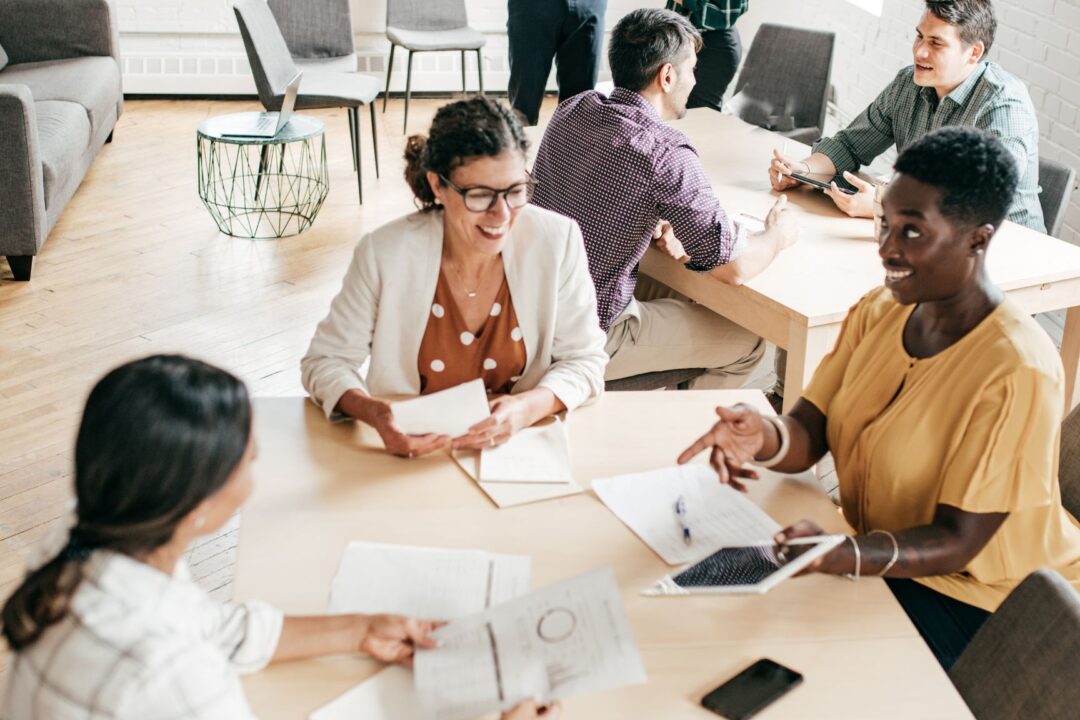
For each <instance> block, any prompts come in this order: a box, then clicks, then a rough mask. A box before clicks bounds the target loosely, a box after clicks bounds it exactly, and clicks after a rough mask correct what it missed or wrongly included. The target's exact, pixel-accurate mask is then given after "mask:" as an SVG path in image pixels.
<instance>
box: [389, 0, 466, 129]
mask: <svg viewBox="0 0 1080 720" xmlns="http://www.w3.org/2000/svg"><path fill="white" fill-rule="evenodd" d="M386 37H387V39H389V40H390V62H389V63H388V64H387V66H386V91H385V92H384V93H383V112H386V99H387V98H388V97H389V96H390V74H391V73H392V72H393V70H394V50H395V49H396V48H397V47H398V46H399V45H400V46H401V47H403V48H405V49H406V50H408V51H409V58H408V61H407V62H406V64H405V67H406V71H405V121H404V123H403V124H402V128H403V130H404V129H406V128H408V126H409V96H410V94H411V92H412V60H413V53H417V52H437V51H449V50H457V51H460V52H461V90H462V92H465V90H466V87H465V53H466V52H475V53H476V75H477V79H478V81H479V87H480V93H481V94H483V92H484V70H483V58H482V57H481V55H480V49H481V48H483V47H484V44H485V43H486V42H487V40H486V39H485V38H484V36H483V35H481V34H480V33H479V32H477V31H476V30H473V29H472V28H471V27H469V18H468V16H467V15H466V13H465V0H386Z"/></svg>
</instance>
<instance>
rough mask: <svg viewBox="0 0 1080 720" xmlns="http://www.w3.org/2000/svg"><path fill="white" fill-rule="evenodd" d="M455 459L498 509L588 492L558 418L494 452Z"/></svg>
mask: <svg viewBox="0 0 1080 720" xmlns="http://www.w3.org/2000/svg"><path fill="white" fill-rule="evenodd" d="M453 457H454V461H455V462H457V464H458V466H459V467H460V468H461V469H462V470H463V471H465V474H466V475H468V476H469V477H470V478H472V479H473V480H475V481H476V483H477V484H478V485H479V486H480V489H481V490H483V491H484V492H485V493H486V494H487V496H488V497H490V498H491V500H492V501H493V502H494V503H495V504H496V505H497V506H498V507H509V506H512V505H523V504H525V503H531V502H537V501H540V500H550V499H552V498H557V497H563V496H565V495H576V494H577V493H580V492H584V491H583V490H582V488H581V486H580V485H578V484H577V483H576V482H574V480H573V476H572V474H571V470H570V445H569V442H568V441H567V434H566V423H564V422H563V421H561V420H559V419H558V418H554V420H553V421H552V422H550V423H548V424H545V425H538V426H535V427H531V428H525V429H524V430H521V431H519V432H518V433H517V434H515V435H514V436H513V437H511V438H510V439H509V440H508V441H507V442H506V443H504V444H502V445H499V446H497V447H494V448H491V449H490V450H484V451H482V452H479V453H477V452H454V453H453Z"/></svg>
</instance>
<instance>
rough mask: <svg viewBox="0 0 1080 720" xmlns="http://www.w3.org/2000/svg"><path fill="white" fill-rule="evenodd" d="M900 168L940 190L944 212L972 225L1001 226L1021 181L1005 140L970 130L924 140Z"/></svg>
mask: <svg viewBox="0 0 1080 720" xmlns="http://www.w3.org/2000/svg"><path fill="white" fill-rule="evenodd" d="M895 168H896V172H898V173H901V174H903V175H907V176H908V177H910V178H913V179H915V180H918V181H919V182H921V183H924V184H926V185H930V186H931V187H935V188H937V189H938V190H940V191H941V214H942V215H944V216H945V217H946V218H947V219H948V220H949V221H950V222H952V223H954V224H957V225H961V226H970V227H975V226H978V225H983V224H986V223H990V224H991V225H993V226H994V227H995V228H996V227H999V226H1000V225H1001V222H1002V221H1003V220H1004V219H1005V216H1006V215H1007V214H1008V212H1009V208H1010V207H1012V204H1013V196H1014V195H1015V194H1016V186H1017V184H1018V182H1019V177H1020V173H1019V170H1018V169H1017V163H1016V158H1014V157H1013V156H1012V154H1011V153H1010V152H1009V151H1008V150H1007V149H1006V148H1005V146H1004V145H1002V144H1001V141H1000V140H998V139H997V138H995V137H994V136H993V135H990V134H989V133H986V132H983V131H982V130H976V129H975V128H970V127H944V128H941V129H940V130H936V131H935V132H932V133H930V134H929V135H926V136H924V137H922V138H920V139H919V140H918V141H917V142H915V143H913V144H911V145H909V146H908V147H907V148H906V149H905V150H904V152H902V153H900V157H899V158H898V159H897V160H896V165H895Z"/></svg>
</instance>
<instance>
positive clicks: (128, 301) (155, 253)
mask: <svg viewBox="0 0 1080 720" xmlns="http://www.w3.org/2000/svg"><path fill="white" fill-rule="evenodd" d="M445 102H446V100H433V99H423V100H413V102H412V107H411V112H410V116H411V117H410V119H411V120H413V122H412V123H410V130H411V132H423V131H424V130H425V129H426V127H427V125H428V123H429V122H430V120H431V117H432V116H433V115H434V112H435V110H436V109H437V108H438V107H439V106H441V105H442V104H444V103H445ZM249 109H256V106H255V104H254V103H249V102H223V101H198V100H185V101H166V100H152V101H147V100H141V101H128V102H127V103H126V105H125V111H124V115H123V116H122V117H121V118H120V122H119V123H118V124H117V127H116V135H115V140H114V142H113V143H112V144H109V145H106V146H105V147H104V148H103V149H102V151H101V153H100V155H99V156H98V158H97V160H96V161H95V163H94V165H93V167H92V169H91V170H90V173H89V174H88V175H87V177H86V179H85V180H84V181H83V183H82V186H81V187H80V189H79V191H78V192H77V193H76V195H75V197H74V199H73V200H72V201H71V203H70V205H69V206H68V207H67V209H66V210H65V211H64V214H63V216H62V217H61V219H60V222H59V223H58V225H57V226H56V228H55V229H54V230H53V232H52V234H51V235H50V237H49V239H48V240H47V241H46V243H45V246H44V247H43V248H42V252H41V254H40V255H39V256H38V257H37V259H36V261H35V263H34V270H33V278H32V279H31V281H30V282H28V283H25V282H15V281H14V280H12V274H11V271H10V269H9V268H8V266H7V264H6V262H5V261H3V260H0V596H2V597H6V596H7V595H8V594H9V593H10V592H11V591H12V590H13V589H14V587H15V586H16V585H17V584H18V582H19V581H20V580H21V578H22V574H23V568H24V561H25V558H26V555H27V553H28V552H30V551H31V549H32V548H33V547H34V546H35V544H36V543H37V542H38V541H39V540H40V539H41V538H42V537H44V536H46V535H47V533H49V531H50V530H51V529H52V528H54V527H55V526H56V525H57V523H58V521H59V520H60V519H61V518H62V517H63V516H64V515H65V513H66V512H67V508H68V505H69V502H70V498H71V494H72V493H71V482H72V469H71V461H72V447H73V441H74V435H75V432H76V429H77V427H78V423H79V414H80V409H81V407H82V404H83V402H84V400H85V397H86V395H87V393H88V392H89V390H90V388H91V387H92V385H93V383H94V382H95V381H96V380H97V379H98V378H100V377H101V376H102V375H103V374H104V373H105V372H107V371H108V370H109V369H111V368H112V367H114V366H116V365H118V364H120V363H122V362H124V361H127V360H131V359H134V358H137V357H141V356H144V355H148V354H151V353H168V352H180V353H185V354H190V355H194V356H197V357H199V358H202V359H205V360H207V361H209V362H212V363H216V364H218V365H221V366H222V367H225V368H227V369H229V370H231V371H232V372H234V373H236V374H237V375H238V376H239V377H241V378H242V379H243V380H244V381H245V382H247V383H248V386H249V388H250V389H251V391H252V393H253V394H256V395H285V394H300V393H301V392H302V390H301V387H300V372H299V360H300V357H301V355H302V354H303V353H304V351H305V350H306V349H307V344H308V342H309V341H310V339H311V335H312V332H313V331H314V328H315V325H316V324H317V323H318V322H319V320H321V319H322V318H323V316H324V315H325V314H326V312H327V309H328V307H329V302H330V299H331V298H332V297H333V296H334V294H335V293H336V292H337V290H338V288H339V286H340V283H341V278H342V276H343V274H344V272H345V267H346V264H347V263H348V260H349V257H350V255H351V251H352V248H353V247H354V246H355V244H356V242H357V240H358V239H359V238H360V236H361V235H362V234H363V233H364V232H365V231H367V230H369V229H372V228H375V227H377V226H378V225H380V224H382V223H384V222H386V221H388V220H390V219H393V218H395V217H398V216H400V215H402V214H405V213H407V212H409V211H410V210H412V207H413V206H412V196H411V194H410V193H409V191H408V189H407V187H406V185H405V183H404V181H403V180H402V177H401V173H402V169H403V164H402V160H401V149H402V148H403V145H404V135H403V134H402V130H401V120H402V118H401V102H400V101H398V102H394V101H392V102H391V103H390V110H389V111H388V112H387V114H386V115H383V114H382V113H381V112H380V113H379V114H378V115H377V119H378V122H379V139H380V150H381V152H380V158H379V159H380V164H381V168H380V169H381V171H382V178H381V179H376V178H375V167H374V162H373V158H372V153H371V142H370V139H369V138H368V133H369V132H370V127H369V126H368V124H367V122H368V121H367V119H366V118H364V119H362V126H361V132H362V133H363V137H362V153H363V169H364V197H365V203H364V205H363V206H360V205H359V204H358V203H357V197H356V176H355V174H354V173H353V171H352V159H351V155H350V151H349V140H348V121H347V117H346V113H345V111H343V110H330V111H319V112H316V113H313V114H315V115H317V116H318V117H320V118H321V119H322V120H323V121H324V122H325V123H326V127H327V152H328V162H329V171H330V194H329V196H328V198H327V200H326V204H325V205H324V206H323V208H322V211H321V212H320V214H319V216H318V218H317V220H316V221H315V224H314V226H313V227H312V228H311V229H310V230H309V231H308V232H306V233H304V234H302V235H299V236H296V237H291V238H284V239H281V240H242V239H235V238H230V237H227V236H224V235H220V234H219V233H218V232H217V229H216V227H215V226H214V224H213V222H212V221H211V220H210V216H209V215H208V213H207V212H206V210H205V209H204V208H203V207H202V205H201V203H200V201H199V199H198V197H197V194H196V179H195V128H196V126H197V125H198V124H199V123H200V122H201V121H202V120H203V119H205V118H206V117H209V116H212V115H219V114H224V113H228V112H238V111H242V110H249ZM550 110H551V108H550V107H549V108H548V112H550ZM365 115H366V113H365ZM237 534H238V521H237V520H236V519H234V521H233V522H232V523H230V525H229V526H228V527H226V528H224V529H223V532H222V533H219V535H218V536H216V537H213V538H209V539H208V540H207V541H206V542H204V543H202V544H201V545H200V546H199V547H196V548H195V549H194V550H193V551H192V555H191V562H192V569H193V571H194V572H195V574H196V576H197V578H198V579H199V580H200V582H201V583H202V584H203V585H204V587H206V588H207V589H208V590H211V591H212V592H213V593H214V594H215V595H216V596H218V597H228V596H229V594H230V591H231V588H230V584H231V581H232V566H233V561H234V557H235V549H236V538H237ZM4 666H6V658H5V659H3V660H0V668H2V667H4Z"/></svg>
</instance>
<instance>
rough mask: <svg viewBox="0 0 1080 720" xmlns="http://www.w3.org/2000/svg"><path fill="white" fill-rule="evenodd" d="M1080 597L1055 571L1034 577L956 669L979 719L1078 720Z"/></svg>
mask: <svg viewBox="0 0 1080 720" xmlns="http://www.w3.org/2000/svg"><path fill="white" fill-rule="evenodd" d="M1077 658H1080V594H1077V592H1076V590H1075V589H1074V588H1073V587H1072V585H1070V584H1069V583H1067V582H1066V581H1065V579H1064V578H1062V577H1061V576H1060V575H1058V574H1057V573H1056V572H1054V571H1053V570H1048V569H1046V568H1043V569H1042V570H1036V571H1035V572H1033V573H1032V574H1030V575H1028V576H1027V578H1025V579H1024V581H1023V582H1022V583H1020V585H1018V586H1017V587H1016V589H1015V590H1013V591H1012V593H1010V595H1009V597H1007V598H1006V599H1005V602H1003V603H1002V604H1001V607H999V608H998V610H997V612H995V613H994V614H993V615H991V616H990V618H989V619H988V620H987V621H986V624H985V625H983V626H982V628H980V629H979V632H977V633H976V634H975V637H974V639H972V641H971V644H970V645H968V647H967V649H966V650H965V651H964V654H963V655H961V656H960V659H959V660H957V661H956V664H955V665H953V666H952V668H951V669H950V670H949V677H950V678H951V679H952V681H953V684H954V685H956V689H957V690H958V691H959V692H960V695H961V696H962V697H963V698H964V702H966V703H967V705H968V707H969V708H971V711H972V713H974V715H975V717H976V718H978V720H1015V719H1016V718H1039V720H1073V718H1076V716H1077V714H1078V711H1080V682H1077V673H1076V667H1077V665H1076V663H1077Z"/></svg>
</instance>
